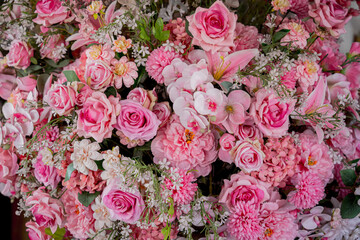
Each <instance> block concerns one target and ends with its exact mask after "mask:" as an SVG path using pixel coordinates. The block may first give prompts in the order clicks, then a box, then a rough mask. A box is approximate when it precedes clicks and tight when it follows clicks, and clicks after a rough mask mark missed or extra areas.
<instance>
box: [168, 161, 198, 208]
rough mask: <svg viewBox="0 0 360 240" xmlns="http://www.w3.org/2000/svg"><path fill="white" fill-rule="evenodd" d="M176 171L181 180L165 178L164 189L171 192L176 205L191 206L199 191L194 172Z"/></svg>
mask: <svg viewBox="0 0 360 240" xmlns="http://www.w3.org/2000/svg"><path fill="white" fill-rule="evenodd" d="M172 169H174V168H172ZM174 170H175V171H174V172H175V174H178V175H179V178H176V179H174V178H171V177H170V178H165V186H163V188H167V189H168V190H170V191H171V196H172V198H173V199H174V202H175V204H177V205H186V204H189V203H190V202H191V201H192V200H193V199H194V195H195V192H196V190H197V184H196V182H195V181H196V178H195V177H194V174H193V173H192V172H187V171H185V170H183V169H174Z"/></svg>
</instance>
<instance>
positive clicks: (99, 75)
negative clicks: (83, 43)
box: [84, 60, 113, 90]
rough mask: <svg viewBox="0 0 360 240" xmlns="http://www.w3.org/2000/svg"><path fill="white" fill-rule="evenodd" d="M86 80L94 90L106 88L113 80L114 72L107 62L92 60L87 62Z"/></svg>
mask: <svg viewBox="0 0 360 240" xmlns="http://www.w3.org/2000/svg"><path fill="white" fill-rule="evenodd" d="M84 80H85V83H86V84H87V85H89V86H90V87H91V88H92V89H94V90H105V88H107V87H108V86H110V85H111V84H112V82H113V72H112V70H111V67H110V66H109V65H108V64H107V63H106V62H104V61H101V60H98V61H91V62H90V63H87V64H86V69H85V73H84Z"/></svg>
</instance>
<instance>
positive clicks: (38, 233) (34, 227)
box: [25, 221, 51, 240]
mask: <svg viewBox="0 0 360 240" xmlns="http://www.w3.org/2000/svg"><path fill="white" fill-rule="evenodd" d="M25 226H26V227H27V229H26V231H27V232H28V233H29V239H30V240H51V236H50V235H47V234H46V233H45V228H44V227H40V226H39V225H38V224H37V223H36V222H33V221H29V222H27V223H26V224H25Z"/></svg>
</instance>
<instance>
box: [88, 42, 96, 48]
mask: <svg viewBox="0 0 360 240" xmlns="http://www.w3.org/2000/svg"><path fill="white" fill-rule="evenodd" d="M94 45H97V43H90V44H89V45H87V46H86V48H89V47H91V46H94Z"/></svg>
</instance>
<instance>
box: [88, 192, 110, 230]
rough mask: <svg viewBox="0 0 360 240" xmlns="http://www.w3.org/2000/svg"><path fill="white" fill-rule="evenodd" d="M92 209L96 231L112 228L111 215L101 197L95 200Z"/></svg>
mask: <svg viewBox="0 0 360 240" xmlns="http://www.w3.org/2000/svg"><path fill="white" fill-rule="evenodd" d="M91 209H92V210H93V211H94V213H93V217H94V219H95V229H96V230H100V229H102V228H103V227H110V226H111V223H112V222H111V220H110V213H109V211H108V209H107V207H106V206H105V205H104V203H103V202H102V201H101V197H100V196H98V197H96V198H95V202H94V203H93V204H92V205H91Z"/></svg>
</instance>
